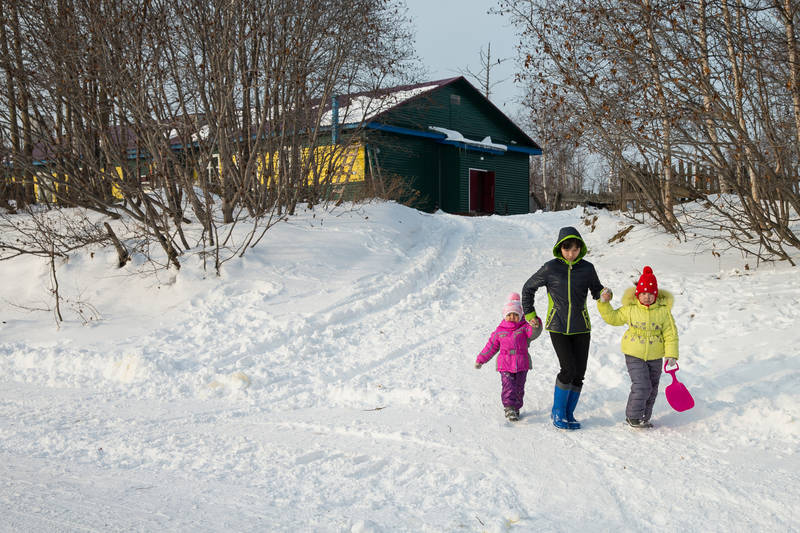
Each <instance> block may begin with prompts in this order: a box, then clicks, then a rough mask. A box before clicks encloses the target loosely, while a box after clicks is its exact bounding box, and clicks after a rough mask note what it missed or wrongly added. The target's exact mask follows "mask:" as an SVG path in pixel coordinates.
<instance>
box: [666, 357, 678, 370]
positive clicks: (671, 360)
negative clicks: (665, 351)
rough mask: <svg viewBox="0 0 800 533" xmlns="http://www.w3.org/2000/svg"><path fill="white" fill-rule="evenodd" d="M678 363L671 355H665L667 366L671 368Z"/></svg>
mask: <svg viewBox="0 0 800 533" xmlns="http://www.w3.org/2000/svg"><path fill="white" fill-rule="evenodd" d="M677 365H678V362H677V361H676V360H675V358H673V357H667V368H673V367H675V366H677Z"/></svg>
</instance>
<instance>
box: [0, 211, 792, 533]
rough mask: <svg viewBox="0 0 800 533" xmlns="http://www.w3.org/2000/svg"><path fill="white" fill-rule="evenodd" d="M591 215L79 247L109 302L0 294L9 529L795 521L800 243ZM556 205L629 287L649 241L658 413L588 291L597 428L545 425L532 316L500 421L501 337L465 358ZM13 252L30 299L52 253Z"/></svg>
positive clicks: (387, 221) (546, 391)
mask: <svg viewBox="0 0 800 533" xmlns="http://www.w3.org/2000/svg"><path fill="white" fill-rule="evenodd" d="M591 216H594V215H593V214H592V215H591ZM597 216H598V219H597V220H596V221H595V222H594V230H593V231H592V221H591V219H586V221H587V222H588V223H589V225H585V224H584V219H582V212H581V211H580V210H573V211H568V212H560V213H545V214H542V213H539V214H531V215H525V216H512V217H484V218H465V217H455V216H449V215H444V214H436V215H426V214H420V213H417V212H415V211H412V210H409V209H406V208H403V207H400V206H397V205H393V204H378V205H370V206H366V207H364V208H361V209H359V210H356V211H349V212H339V213H334V214H331V215H324V216H320V215H319V214H317V216H314V217H312V215H311V214H310V213H308V214H305V215H301V216H298V217H297V218H295V219H292V221H291V222H290V223H287V224H282V225H280V226H278V227H276V228H274V229H273V230H270V234H269V235H268V237H267V238H266V239H265V241H264V242H263V243H262V245H261V246H260V247H259V248H257V249H255V250H251V251H250V252H248V254H247V255H246V256H245V257H244V258H243V259H242V260H238V261H231V262H229V263H226V267H225V271H224V275H223V278H222V279H221V280H219V279H215V278H213V277H209V278H207V279H206V278H205V276H204V275H203V272H202V268H201V266H200V265H199V264H194V262H193V261H192V260H188V261H187V263H186V264H185V266H184V268H183V269H182V270H181V271H180V273H179V274H177V275H176V274H175V273H174V272H171V273H167V272H161V273H160V274H159V277H158V278H157V279H154V278H153V277H152V276H146V275H144V274H143V272H144V271H145V270H146V268H145V266H144V265H137V264H132V265H129V267H128V269H129V270H128V271H127V272H126V274H124V275H123V276H120V275H119V273H118V272H116V271H114V270H113V268H112V267H111V264H112V263H113V251H102V252H98V253H97V254H96V256H95V258H94V259H93V258H91V256H90V255H89V254H86V255H81V256H77V255H76V256H75V257H73V258H71V259H70V262H69V263H68V264H66V265H63V266H62V267H61V271H60V281H61V283H62V285H63V290H64V291H65V294H68V295H70V294H72V295H74V298H75V299H77V298H78V295H79V296H80V298H81V299H83V300H85V301H88V302H91V304H92V305H93V306H94V307H95V308H97V309H98V310H99V311H100V313H102V320H100V321H98V322H97V323H95V324H93V325H91V326H81V325H80V322H79V321H78V320H72V321H71V322H69V323H67V324H65V325H64V326H63V327H62V328H61V330H56V328H55V327H54V325H53V322H52V317H51V315H50V314H48V313H43V312H39V313H35V312H26V311H24V310H22V309H20V308H19V307H9V306H6V307H5V308H4V309H5V315H6V316H4V317H3V321H4V323H3V325H2V337H0V341H1V342H0V390H2V396H1V397H0V436H2V438H0V530H2V531H14V532H19V531H24V532H26V531H31V532H33V531H353V532H359V531H362V532H367V531H375V532H383V531H415V532H418V531H554V532H560V531H574V530H576V528H577V529H578V530H582V531H609V530H619V531H726V532H728V531H770V532H772V531H796V530H799V529H800V520H798V519H797V518H796V517H795V514H794V513H793V511H792V509H793V508H794V505H795V504H796V501H797V500H798V499H799V498H800V459H798V454H797V452H798V442H799V441H800V424H799V423H798V414H799V413H800V407H798V405H800V401H799V400H800V392H798V390H797V383H798V382H800V359H798V357H797V354H796V346H798V345H800V328H797V324H798V309H800V283H798V280H799V279H800V277H799V276H800V275H799V274H798V272H797V270H796V269H791V268H790V267H788V266H783V265H780V266H778V267H772V266H766V267H762V268H761V269H759V270H752V269H751V270H745V269H744V263H745V262H746V261H745V260H744V259H743V258H741V257H729V256H726V257H723V258H722V259H718V258H717V257H715V256H714V255H712V254H711V253H704V252H702V251H701V252H699V253H698V251H697V249H696V247H695V245H693V244H691V243H680V242H678V241H675V240H672V239H670V238H669V237H667V236H664V235H661V234H659V233H657V232H656V231H655V230H654V229H652V228H648V227H646V226H637V227H636V228H634V230H633V231H632V232H631V233H630V234H629V235H628V238H627V239H626V240H625V241H624V242H622V243H619V244H615V245H613V246H612V245H609V244H608V242H607V241H608V240H609V238H610V237H612V236H613V235H615V234H616V233H617V231H619V229H621V228H624V227H626V226H627V225H628V224H629V222H628V221H626V220H622V219H620V218H617V217H616V216H614V215H610V214H608V213H605V212H601V213H598V214H597ZM322 220H324V223H323V222H322ZM565 225H575V226H577V227H579V229H580V230H581V231H582V232H583V236H584V239H585V240H586V241H587V243H588V245H589V248H590V255H589V256H587V259H588V260H590V261H592V262H593V263H594V264H595V266H596V268H597V270H598V272H599V274H600V278H601V280H602V281H603V282H604V283H605V284H606V285H608V286H610V287H611V288H612V289H614V290H615V293H616V294H621V293H622V290H623V289H624V287H625V286H627V284H629V283H631V281H632V280H633V279H634V277H635V276H636V274H637V271H638V270H639V269H641V268H642V266H644V265H645V264H649V265H651V266H653V269H654V271H655V273H656V276H658V279H659V286H660V287H663V288H666V289H669V290H671V291H672V292H674V293H675V295H676V305H675V309H674V314H675V317H676V320H677V323H678V328H679V331H680V334H681V372H680V373H679V376H680V377H681V378H682V380H683V381H684V382H685V383H686V384H687V386H688V387H689V388H690V390H691V391H692V394H693V395H694V397H695V399H696V401H697V406H696V407H695V408H694V409H693V410H691V411H688V412H685V413H676V412H674V411H671V410H670V408H669V406H668V405H667V404H666V402H665V401H664V398H663V394H662V395H661V396H660V398H659V400H658V403H657V405H656V409H655V415H654V423H655V424H656V428H655V429H654V430H652V431H639V432H637V431H635V430H631V429H630V428H628V427H627V426H625V425H624V424H623V419H624V406H625V400H626V397H627V390H628V387H629V380H628V377H627V374H626V372H625V366H624V360H623V358H622V356H621V355H620V353H619V339H620V337H621V335H622V333H623V332H624V329H623V328H612V327H610V326H607V325H606V324H604V323H602V320H601V319H600V317H599V314H598V313H597V311H596V308H595V307H594V305H593V303H592V304H591V305H590V308H589V311H590V316H591V318H592V322H593V325H594V331H593V344H592V349H591V354H590V362H589V368H588V371H587V377H586V384H585V387H584V393H583V396H582V398H581V400H582V401H581V404H580V405H579V408H578V412H577V413H576V416H578V418H579V419H580V420H581V422H582V423H583V426H584V429H582V430H580V431H575V432H563V431H559V430H556V429H555V428H553V426H552V425H551V424H550V421H549V418H548V413H549V408H550V402H551V401H552V389H553V381H554V377H555V374H556V372H557V364H556V360H555V356H554V355H553V351H552V347H551V346H550V343H549V339H548V338H547V336H546V335H543V336H542V337H540V339H539V340H537V341H536V342H535V343H534V344H533V345H532V354H533V363H534V370H533V371H532V372H531V373H530V375H529V378H528V384H527V389H526V398H525V407H524V408H523V410H522V415H523V418H522V420H521V421H520V422H518V423H516V424H514V425H512V424H511V423H509V422H506V421H505V419H504V418H503V416H502V406H501V405H500V401H499V395H500V384H499V377H498V375H497V373H496V372H495V371H494V370H493V364H492V363H490V364H487V365H486V366H485V367H484V368H483V369H481V370H479V371H478V370H475V369H474V368H473V367H472V365H473V362H474V360H475V356H476V355H477V352H478V351H479V350H480V349H481V348H482V347H483V345H484V344H485V342H486V339H487V338H488V335H489V333H490V332H491V331H492V330H493V329H494V327H495V326H496V325H497V322H499V320H500V316H499V315H500V308H501V306H502V303H503V301H504V298H505V296H506V295H507V294H508V292H510V291H519V290H520V289H521V287H522V284H523V283H524V281H525V280H526V279H527V277H528V276H529V275H530V274H532V273H533V272H534V271H535V269H536V268H538V266H539V265H541V264H542V263H543V262H544V261H546V260H547V259H549V258H550V257H551V248H552V245H553V242H554V239H555V235H556V234H557V232H558V229H559V228H560V227H561V226H565ZM24 261H29V262H28V263H27V265H20V264H19V263H18V264H16V265H13V266H11V265H10V264H8V263H0V275H2V276H3V278H4V279H10V278H9V276H18V274H19V272H20V271H23V270H24V269H27V271H29V272H33V273H35V274H36V275H34V276H26V277H25V278H24V279H25V281H23V282H21V283H22V285H16V286H11V284H5V285H4V287H3V288H2V292H0V297H2V300H3V301H4V302H7V303H8V302H13V303H15V304H17V305H27V306H28V307H32V305H31V302H33V301H36V300H35V299H36V298H39V299H45V298H46V295H45V293H46V291H45V288H44V287H45V283H46V280H47V271H46V265H44V264H38V263H35V262H34V261H33V260H32V259H31V260H22V261H21V262H20V263H22V262H24ZM749 266H750V267H753V266H754V265H749ZM15 279H22V278H19V277H17V278H15ZM25 284H27V285H25ZM545 298H546V297H545V295H544V294H543V293H542V291H540V293H539V294H537V308H538V309H544V308H545V307H546V299H545ZM618 302H619V299H618V297H617V298H615V300H614V301H613V302H612V303H615V304H617V305H618ZM34 339H35V340H34ZM668 380H669V377H668V376H666V377H665V378H664V379H663V380H662V389H663V388H664V386H665V385H666V384H667V383H668Z"/></svg>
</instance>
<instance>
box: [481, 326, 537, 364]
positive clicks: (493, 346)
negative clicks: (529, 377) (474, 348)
mask: <svg viewBox="0 0 800 533" xmlns="http://www.w3.org/2000/svg"><path fill="white" fill-rule="evenodd" d="M531 336H533V328H532V327H531V325H530V324H528V322H526V321H525V320H521V321H520V322H508V321H507V320H503V321H502V322H500V325H499V326H497V329H495V330H494V332H493V333H492V334H491V336H490V337H489V342H487V343H486V346H485V347H484V348H483V350H481V353H480V354H478V359H477V362H478V363H480V364H485V363H486V362H487V361H489V359H491V358H492V357H494V354H496V353H497V351H498V350H499V351H500V355H498V356H497V371H498V372H522V371H523V370H530V369H531V357H530V355H528V344H530V340H529V339H530V338H531Z"/></svg>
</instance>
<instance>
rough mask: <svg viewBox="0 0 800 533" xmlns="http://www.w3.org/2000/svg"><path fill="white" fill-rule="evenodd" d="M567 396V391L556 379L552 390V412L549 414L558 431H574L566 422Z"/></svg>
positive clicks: (565, 386)
mask: <svg viewBox="0 0 800 533" xmlns="http://www.w3.org/2000/svg"><path fill="white" fill-rule="evenodd" d="M567 396H569V389H567V385H564V384H563V383H561V382H560V381H558V378H556V386H555V389H554V390H553V410H552V412H551V413H550V418H552V419H553V425H554V426H555V427H557V428H558V429H575V428H571V427H569V422H568V421H567Z"/></svg>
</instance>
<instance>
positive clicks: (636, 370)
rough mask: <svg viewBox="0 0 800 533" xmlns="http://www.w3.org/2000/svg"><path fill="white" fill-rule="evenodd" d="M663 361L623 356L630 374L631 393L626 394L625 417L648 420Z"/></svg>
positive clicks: (656, 391)
mask: <svg viewBox="0 0 800 533" xmlns="http://www.w3.org/2000/svg"><path fill="white" fill-rule="evenodd" d="M663 362H664V360H663V359H654V360H652V361H644V360H642V359H639V358H638V357H633V356H631V355H626V356H625V364H626V365H627V367H628V374H629V375H630V376H631V393H630V394H629V395H628V405H627V406H625V416H626V417H627V418H635V419H639V420H650V416H651V415H652V414H653V404H655V403H656V396H658V382H659V380H661V366H662V363H663Z"/></svg>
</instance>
